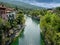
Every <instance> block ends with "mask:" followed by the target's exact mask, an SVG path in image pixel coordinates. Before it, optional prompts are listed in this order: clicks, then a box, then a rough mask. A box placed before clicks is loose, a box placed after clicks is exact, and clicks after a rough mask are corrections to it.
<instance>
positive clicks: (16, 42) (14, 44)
mask: <svg viewBox="0 0 60 45" xmlns="http://www.w3.org/2000/svg"><path fill="white" fill-rule="evenodd" d="M23 31H24V30H21V31H20V32H19V34H18V36H17V37H15V38H14V39H13V41H12V43H11V44H10V45H18V38H19V37H20V36H21V34H22V32H23Z"/></svg>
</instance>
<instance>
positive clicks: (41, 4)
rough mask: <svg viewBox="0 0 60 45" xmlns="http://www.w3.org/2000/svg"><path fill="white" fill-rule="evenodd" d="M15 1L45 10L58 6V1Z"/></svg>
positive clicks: (59, 4) (59, 3)
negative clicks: (44, 8)
mask: <svg viewBox="0 0 60 45" xmlns="http://www.w3.org/2000/svg"><path fill="white" fill-rule="evenodd" d="M15 1H21V2H25V3H28V4H31V5H35V6H39V7H46V8H51V7H58V6H60V0H15Z"/></svg>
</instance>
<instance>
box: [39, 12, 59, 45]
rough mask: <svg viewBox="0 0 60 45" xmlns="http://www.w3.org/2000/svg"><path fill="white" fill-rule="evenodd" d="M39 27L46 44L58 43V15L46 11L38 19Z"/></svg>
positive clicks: (53, 44)
mask: <svg viewBox="0 0 60 45" xmlns="http://www.w3.org/2000/svg"><path fill="white" fill-rule="evenodd" d="M40 27H41V29H42V33H43V35H44V38H45V41H46V42H48V44H50V45H60V39H59V37H60V35H59V34H60V31H59V30H60V17H59V16H58V15H56V14H54V13H51V12H47V14H46V15H45V16H43V17H42V18H41V20H40Z"/></svg>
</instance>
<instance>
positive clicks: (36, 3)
mask: <svg viewBox="0 0 60 45" xmlns="http://www.w3.org/2000/svg"><path fill="white" fill-rule="evenodd" d="M30 4H31V5H36V6H39V7H45V8H52V7H58V6H60V3H38V2H33V3H30Z"/></svg>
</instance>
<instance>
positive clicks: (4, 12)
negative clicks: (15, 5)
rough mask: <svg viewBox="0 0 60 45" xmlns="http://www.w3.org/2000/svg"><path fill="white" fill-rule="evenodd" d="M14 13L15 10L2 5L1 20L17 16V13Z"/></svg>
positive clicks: (0, 8)
mask: <svg viewBox="0 0 60 45" xmlns="http://www.w3.org/2000/svg"><path fill="white" fill-rule="evenodd" d="M13 12H14V9H11V8H7V7H5V6H3V5H0V17H1V18H3V19H5V20H8V16H9V15H15V13H13Z"/></svg>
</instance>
